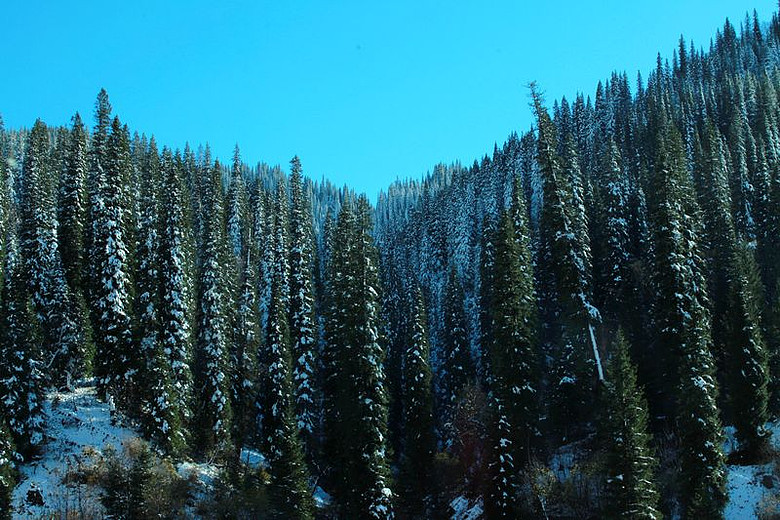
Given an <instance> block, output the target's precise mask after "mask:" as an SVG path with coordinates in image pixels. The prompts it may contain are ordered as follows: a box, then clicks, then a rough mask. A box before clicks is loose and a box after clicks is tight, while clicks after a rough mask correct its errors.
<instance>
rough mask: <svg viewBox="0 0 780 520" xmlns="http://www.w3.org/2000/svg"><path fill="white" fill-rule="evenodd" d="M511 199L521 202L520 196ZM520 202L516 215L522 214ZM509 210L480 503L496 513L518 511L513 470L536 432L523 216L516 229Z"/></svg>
mask: <svg viewBox="0 0 780 520" xmlns="http://www.w3.org/2000/svg"><path fill="white" fill-rule="evenodd" d="M516 204H522V201H521V199H518V200H517V201H516ZM522 213H523V209H522V206H521V207H520V208H519V209H518V210H517V214H522ZM513 220H514V219H513V217H512V215H511V214H510V213H509V212H504V213H502V214H501V216H500V219H499V223H498V228H497V230H496V233H495V235H494V237H495V238H494V239H493V243H494V245H495V251H494V255H495V256H494V265H493V275H492V279H493V283H494V288H493V291H492V300H491V304H490V317H491V330H492V341H491V343H489V344H488V345H487V347H488V350H487V353H486V354H487V358H488V360H489V363H488V366H489V377H488V388H489V403H490V409H491V412H492V413H491V418H492V422H493V425H492V427H491V437H490V440H489V442H490V450H489V453H490V468H491V479H492V480H491V490H490V493H488V497H487V502H486V507H487V508H488V510H489V511H492V512H493V513H492V514H493V515H495V516H496V517H497V518H512V517H513V516H514V515H516V514H518V510H517V503H516V493H515V485H516V484H517V483H516V482H515V481H514V479H515V472H516V470H517V469H519V467H520V466H521V465H522V464H523V461H525V460H527V459H528V457H529V456H530V448H531V443H532V439H533V438H534V437H535V436H536V435H538V421H539V409H538V405H539V398H538V394H537V393H538V392H539V388H540V381H539V376H538V374H539V366H540V365H539V361H538V359H537V355H538V354H537V353H538V343H537V337H538V336H537V309H536V297H535V292H534V287H533V272H532V269H531V264H530V252H529V249H528V243H529V238H528V231H527V229H526V228H525V226H524V220H520V221H519V225H520V230H519V231H516V230H515V227H514V223H513Z"/></svg>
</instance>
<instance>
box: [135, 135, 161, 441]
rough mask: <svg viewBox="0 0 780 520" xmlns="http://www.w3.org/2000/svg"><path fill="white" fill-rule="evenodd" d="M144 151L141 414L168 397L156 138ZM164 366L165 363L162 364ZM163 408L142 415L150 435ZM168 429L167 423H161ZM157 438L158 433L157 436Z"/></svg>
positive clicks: (138, 276)
mask: <svg viewBox="0 0 780 520" xmlns="http://www.w3.org/2000/svg"><path fill="white" fill-rule="evenodd" d="M142 146H143V148H144V150H142V151H141V152H139V153H142V154H143V155H144V158H143V164H142V165H141V171H140V174H139V177H140V178H139V181H140V184H141V186H140V190H139V200H138V202H139V222H138V224H139V226H138V233H137V238H138V241H139V242H138V244H137V245H136V248H135V250H136V264H137V272H136V273H135V276H134V279H135V282H136V302H135V305H136V314H137V316H138V332H137V336H138V350H139V357H140V361H139V363H138V377H137V381H138V396H137V401H138V402H136V403H133V407H134V408H135V409H134V410H132V411H133V412H134V413H135V414H138V413H140V408H142V407H148V406H149V405H152V406H154V405H155V404H156V402H157V400H158V399H165V400H166V401H167V396H166V397H163V396H158V395H156V394H157V392H158V391H159V389H158V388H156V384H157V383H159V380H160V376H161V375H163V374H160V373H159V372H158V370H157V365H158V363H160V362H161V361H163V360H159V359H158V357H159V356H160V355H161V354H162V348H161V344H160V315H159V308H160V273H159V266H160V251H159V235H158V231H159V213H160V204H159V201H158V186H160V157H159V155H158V152H157V145H156V143H155V142H154V138H152V141H151V142H150V143H149V145H148V149H146V148H147V146H146V143H145V142H144V144H143V145H142ZM163 367H164V365H163ZM161 411H162V410H148V415H147V416H146V417H143V418H142V421H143V422H144V423H146V429H147V431H148V432H149V433H150V434H151V433H152V431H153V430H154V429H155V426H154V425H155V423H157V421H158V417H159V412H161ZM162 427H163V428H166V426H165V425H163V426H162ZM154 436H155V437H157V435H154Z"/></svg>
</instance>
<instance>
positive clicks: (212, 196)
mask: <svg viewBox="0 0 780 520" xmlns="http://www.w3.org/2000/svg"><path fill="white" fill-rule="evenodd" d="M209 166H210V165H207V166H206V168H205V171H204V175H205V179H204V182H205V189H204V191H205V193H204V212H205V217H204V218H206V219H207V220H206V221H205V227H204V237H203V258H202V260H201V265H200V274H199V280H200V286H199V292H198V327H197V334H196V346H195V373H194V379H195V401H196V403H197V411H196V413H195V417H194V420H195V424H196V426H197V432H194V433H196V436H197V439H198V442H197V445H198V446H199V447H202V449H203V451H204V452H205V453H209V452H214V451H216V452H227V451H228V449H229V448H230V436H229V432H230V424H231V409H230V400H229V396H230V388H229V385H230V381H229V378H228V363H229V353H230V344H229V331H228V324H227V316H226V314H227V311H228V301H227V299H228V297H229V289H228V286H227V282H226V280H225V273H224V272H223V267H224V265H225V264H224V263H223V262H224V261H225V259H226V253H227V244H226V240H225V227H224V226H225V224H224V223H225V220H224V214H225V213H224V202H223V195H222V184H221V183H222V180H221V177H222V172H221V166H220V164H219V162H215V163H214V165H213V167H209Z"/></svg>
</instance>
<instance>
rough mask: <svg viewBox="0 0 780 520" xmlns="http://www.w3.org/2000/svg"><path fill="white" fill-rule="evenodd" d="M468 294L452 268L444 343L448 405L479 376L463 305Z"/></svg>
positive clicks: (448, 289) (445, 312) (445, 392)
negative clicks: (476, 374)
mask: <svg viewBox="0 0 780 520" xmlns="http://www.w3.org/2000/svg"><path fill="white" fill-rule="evenodd" d="M464 300H465V295H464V293H463V286H462V285H461V283H460V280H459V278H458V275H457V272H456V271H455V269H454V268H451V269H450V275H449V278H448V280H447V285H446V286H445V293H444V327H443V334H444V337H443V340H442V341H443V344H444V346H445V347H444V348H445V356H446V357H445V360H444V369H443V370H444V373H443V374H442V386H443V388H444V401H445V402H444V406H445V407H451V406H453V405H454V404H455V402H456V401H457V399H458V397H459V396H460V394H461V392H462V391H463V388H464V387H465V386H466V385H468V384H469V383H470V382H471V381H472V380H473V379H474V376H475V370H474V362H473V360H472V358H471V345H469V338H468V331H467V326H468V324H467V322H466V312H465V310H464V308H463V304H464Z"/></svg>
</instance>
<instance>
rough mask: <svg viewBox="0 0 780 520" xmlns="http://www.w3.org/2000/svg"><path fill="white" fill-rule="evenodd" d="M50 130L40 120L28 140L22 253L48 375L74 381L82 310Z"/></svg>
mask: <svg viewBox="0 0 780 520" xmlns="http://www.w3.org/2000/svg"><path fill="white" fill-rule="evenodd" d="M48 148H49V138H48V130H47V129H46V125H44V124H43V123H42V122H41V121H40V120H39V121H36V123H35V126H34V127H33V129H32V131H31V132H30V136H29V138H28V141H27V147H26V152H25V159H24V164H23V166H22V178H21V186H20V192H21V193H20V204H19V223H20V229H19V232H20V238H21V253H22V261H23V264H24V269H25V271H26V273H27V274H26V276H27V285H28V291H29V293H28V294H29V295H30V298H31V300H32V302H33V306H34V309H35V312H36V315H37V320H38V322H39V324H40V327H41V331H42V333H43V338H42V339H43V340H44V343H43V347H44V350H42V351H41V352H40V355H41V356H42V357H41V361H42V362H43V363H45V366H46V368H47V370H46V376H47V378H49V380H50V381H51V382H53V383H54V384H57V385H62V384H69V383H70V380H71V378H72V377H75V376H78V375H79V374H80V371H81V365H82V362H83V345H82V343H83V338H82V330H81V327H80V324H79V316H78V312H76V310H75V309H74V306H73V301H72V300H73V298H72V296H71V293H70V290H69V288H68V285H67V281H66V279H65V273H64V271H63V269H62V259H61V257H60V252H59V246H58V242H57V217H56V205H55V199H54V176H53V175H52V173H51V171H50V170H49V168H48V161H49V160H48V153H49V150H48Z"/></svg>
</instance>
